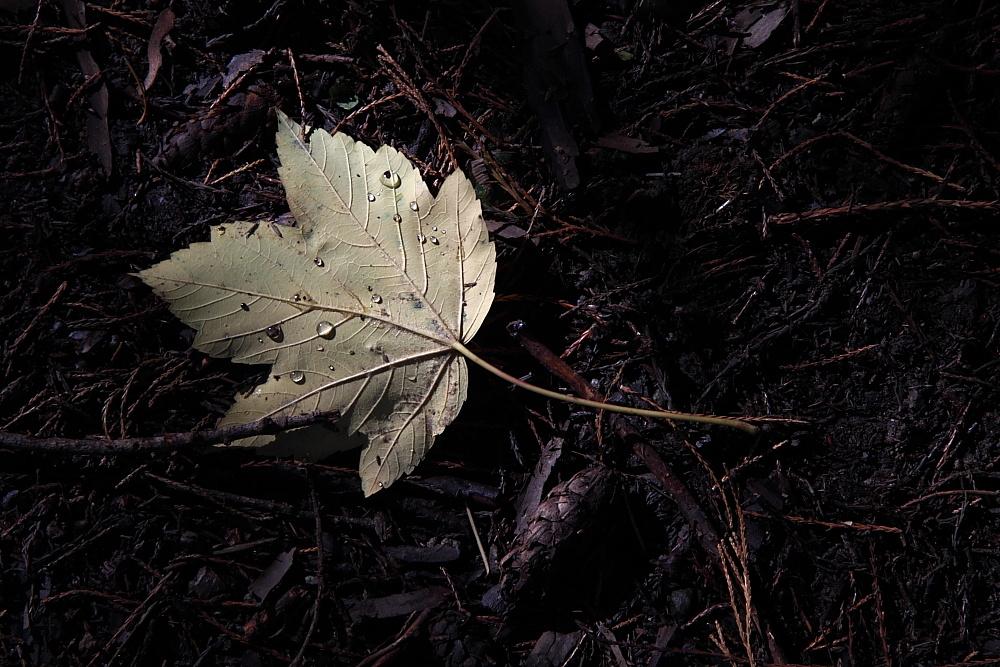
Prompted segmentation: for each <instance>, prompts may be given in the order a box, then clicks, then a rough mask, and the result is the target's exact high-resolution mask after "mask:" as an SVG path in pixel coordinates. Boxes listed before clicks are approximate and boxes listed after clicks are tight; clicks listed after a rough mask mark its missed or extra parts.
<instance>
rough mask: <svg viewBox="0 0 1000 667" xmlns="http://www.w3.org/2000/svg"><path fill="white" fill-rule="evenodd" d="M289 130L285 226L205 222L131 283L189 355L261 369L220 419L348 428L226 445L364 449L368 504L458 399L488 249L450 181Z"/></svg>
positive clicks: (350, 143) (302, 454)
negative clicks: (321, 422)
mask: <svg viewBox="0 0 1000 667" xmlns="http://www.w3.org/2000/svg"><path fill="white" fill-rule="evenodd" d="M301 136H302V133H301V128H300V127H299V125H298V124H296V123H294V122H292V121H291V120H289V119H288V117H287V116H285V115H284V114H280V113H279V117H278V155H279V156H280V158H281V167H280V168H279V174H280V176H281V179H282V182H283V184H284V186H285V191H286V194H287V198H288V205H289V207H290V208H291V212H292V215H294V216H295V219H296V221H297V222H298V227H294V228H289V227H285V228H283V229H282V230H281V234H280V235H279V234H277V233H275V231H274V230H273V229H271V228H270V226H266V225H264V226H259V225H256V224H253V223H249V222H238V223H234V224H231V225H221V226H217V227H214V228H213V229H212V236H211V240H210V241H209V242H207V243H196V244H194V245H192V246H191V247H190V248H187V249H185V250H180V251H178V252H176V253H174V254H173V255H172V256H171V258H170V259H168V260H166V261H165V262H161V263H160V264H158V265H156V266H154V267H152V268H150V269H147V270H145V271H143V272H141V273H140V274H139V276H140V277H141V278H142V279H143V280H144V281H145V282H146V283H147V284H148V285H150V286H151V287H152V288H153V289H154V290H155V291H156V292H157V294H159V295H160V296H161V297H163V298H164V299H165V300H166V301H168V302H169V303H170V308H171V310H172V312H173V313H174V314H175V315H177V316H178V317H180V318H181V319H182V320H184V321H185V322H186V323H187V324H189V325H190V326H192V327H193V328H194V329H196V330H197V335H196V337H195V340H194V346H195V347H196V348H198V349H199V350H202V351H204V352H206V353H208V354H210V355H212V356H216V357H229V358H232V359H233V360H234V361H237V362H240V363H247V364H270V365H271V372H270V374H269V378H268V380H267V382H265V383H264V384H262V385H260V386H259V387H257V388H256V389H255V390H254V391H253V392H252V393H251V394H250V395H249V396H241V397H239V398H237V400H236V404H235V405H233V407H232V408H231V409H230V411H229V413H228V414H227V415H226V417H225V418H224V419H223V420H222V424H223V425H228V424H241V423H245V422H249V421H254V420H256V419H260V418H262V417H265V416H279V415H291V414H303V413H307V412H312V411H315V410H327V409H337V410H340V411H341V420H340V422H339V425H343V426H344V427H345V432H342V433H333V432H331V431H329V430H327V429H325V428H324V427H318V428H314V427H307V428H304V429H299V430H297V431H291V432H288V433H284V434H281V435H280V436H277V437H274V436H262V437H259V438H253V439H246V440H241V441H238V442H236V443H233V444H235V445H239V446H253V447H262V448H263V450H262V451H263V452H265V453H275V454H290V455H294V456H297V457H299V458H307V459H318V458H322V457H324V456H326V455H328V454H330V453H332V452H334V451H339V450H342V449H346V448H349V447H352V446H358V445H362V444H363V445H364V451H363V452H362V454H361V466H360V467H361V470H360V472H361V479H362V488H363V490H364V492H365V495H370V494H372V493H374V492H375V491H378V490H380V489H382V488H385V487H387V486H389V485H390V484H392V483H393V482H394V481H395V480H396V479H398V478H399V477H400V476H402V475H404V474H406V473H409V472H410V471H412V470H413V468H414V467H415V466H416V465H417V463H419V462H420V461H421V460H422V459H423V458H424V456H425V455H426V453H427V451H428V449H429V448H430V446H431V444H432V443H433V441H434V437H435V436H436V435H438V434H440V433H441V432H442V431H443V430H444V428H445V427H446V426H447V425H448V424H450V423H451V422H452V421H453V420H454V419H455V417H456V416H457V414H458V411H459V408H461V406H462V403H463V402H464V401H465V395H466V387H467V374H468V371H467V367H466V362H465V359H464V358H463V357H461V356H459V355H458V354H457V353H456V352H455V350H454V349H453V347H452V344H453V343H466V342H468V341H469V340H470V339H471V338H472V336H473V335H474V334H475V333H476V331H477V330H478V329H479V326H480V325H481V324H482V322H483V320H484V319H485V317H486V313H487V312H488V311H489V308H490V305H491V304H492V301H493V283H494V277H495V272H496V253H495V250H494V247H493V244H492V243H491V242H490V240H489V236H488V234H487V231H486V226H485V224H484V223H483V217H482V208H481V206H480V203H479V201H478V200H477V199H476V196H475V192H474V190H473V187H472V184H471V183H470V182H469V180H468V179H467V178H466V177H465V176H464V174H462V173H461V172H455V173H453V174H452V175H451V176H449V177H448V178H447V179H445V181H444V183H443V184H442V186H441V189H440V191H439V192H438V195H437V197H433V196H432V195H431V194H430V192H429V191H428V189H427V186H426V185H425V184H424V182H423V180H422V179H421V178H420V174H419V172H418V171H417V169H416V168H415V167H414V166H413V165H412V164H411V163H410V162H409V160H407V159H406V157H405V156H404V155H402V154H401V153H399V152H398V151H396V150H395V149H393V148H391V147H389V146H383V147H382V148H380V149H379V150H378V151H377V152H376V151H373V150H372V149H371V148H369V147H368V146H366V145H364V144H362V143H360V142H356V141H354V140H352V139H350V138H349V137H347V136H346V135H344V134H336V135H333V136H331V135H329V134H327V133H326V132H324V131H322V130H318V131H316V132H315V133H314V134H313V136H312V139H311V141H308V142H303V141H302V140H301Z"/></svg>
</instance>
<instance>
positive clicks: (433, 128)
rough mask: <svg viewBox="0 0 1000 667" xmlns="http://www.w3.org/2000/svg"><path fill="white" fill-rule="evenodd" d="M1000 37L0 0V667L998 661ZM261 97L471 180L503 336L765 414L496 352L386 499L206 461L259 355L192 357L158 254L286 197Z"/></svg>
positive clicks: (874, 12)
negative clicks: (579, 402)
mask: <svg viewBox="0 0 1000 667" xmlns="http://www.w3.org/2000/svg"><path fill="white" fill-rule="evenodd" d="M997 25H1000V8H998V7H995V6H994V5H992V4H991V3H979V2H944V1H943V0H926V1H922V2H902V1H899V2H897V1H894V0H883V1H881V2H839V3H838V2H830V1H829V0H784V1H777V0H776V1H773V2H771V1H768V2H751V1H750V0H717V1H714V2H708V1H707V0H705V1H698V0H679V1H676V2H663V1H659V0H643V1H642V2H639V1H636V2H631V1H625V0H608V1H606V2H598V1H596V0H594V1H590V0H581V1H579V2H573V3H565V2H541V1H539V0H517V1H516V2H514V3H513V4H490V3H481V2H466V3H458V2H435V3H393V2H384V1H377V0H357V1H354V2H334V1H332V0H309V1H308V2H289V1H288V0H267V1H265V2H256V1H249V2H221V3H196V2H189V1H185V0H175V1H174V2H166V1H164V0H151V1H149V2H144V3H139V2H135V1H134V0H124V1H122V2H115V3H109V2H98V3H90V4H88V3H84V2H83V1H82V0H59V1H58V2H57V1H50V2H47V1H45V0H37V2H29V1H28V0H3V1H2V2H0V53H2V56H3V58H4V61H5V62H6V63H7V64H6V66H4V67H3V68H0V69H2V74H0V91H2V93H3V97H4V100H5V103H4V106H3V108H2V110H0V174H2V175H0V226H2V229H3V233H4V236H5V242H4V243H3V244H2V245H0V280H2V282H3V285H2V288H0V322H2V324H3V326H2V327H0V341H2V343H0V374H2V376H3V379H2V381H0V664H5V665H6V664H10V665H87V666H92V665H115V666H119V665H147V664H167V665H241V666H246V667H254V666H257V665H287V664H293V665H327V664H337V665H339V664H345V665H346V664H350V665H389V664H405V665H419V664H442V665H468V666H473V665H487V664H501V665H504V664H524V665H616V666H625V665H643V666H648V667H654V666H656V665H666V664H679V665H707V664H734V665H834V664H843V665H847V664H857V665H876V664H877V665H938V666H944V665H949V666H958V665H985V664H995V663H996V662H997V661H1000V598H998V594H997V588H996V582H997V580H998V579H1000V529H998V524H997V521H996V516H997V513H998V512H1000V504H998V497H997V496H998V494H1000V467H998V462H1000V450H998V448H997V444H996V437H995V433H996V432H997V431H998V427H1000V424H998V422H1000V417H998V414H997V411H996V409H995V406H996V405H997V402H998V398H1000V380H998V377H997V369H998V368H1000V363H998V355H997V346H998V333H1000V289H998V287H1000V285H998V280H997V275H998V273H1000V241H998V238H1000V237H998V235H997V229H996V225H997V223H996V220H997V215H998V213H1000V210H998V209H1000V205H998V200H1000V195H998V176H1000V162H998V159H1000V157H998V156H1000V131H998V127H997V123H996V117H997V114H996V109H998V108H1000V99H998V97H1000V66H998V64H997V63H998V59H1000V40H998V34H997ZM278 108H280V109H282V110H283V111H285V112H286V113H288V114H289V115H290V116H292V117H293V118H295V119H297V120H303V121H304V122H306V123H308V124H311V125H313V126H316V127H323V128H325V129H327V130H329V131H335V130H336V131H343V132H346V133H348V134H350V135H351V136H352V137H354V138H356V139H360V140H363V141H365V142H366V143H368V144H369V145H373V146H379V145H382V144H391V145H393V146H395V147H396V148H398V149H399V150H401V151H403V152H404V153H405V154H406V155H407V156H408V157H409V158H410V159H411V160H412V161H413V162H414V164H416V165H418V166H419V167H420V169H421V171H422V173H423V174H424V176H425V178H426V179H427V181H428V183H429V184H430V186H431V188H432V189H434V188H436V187H437V186H438V185H439V184H440V183H441V181H442V179H443V178H444V177H445V176H446V175H447V174H449V173H450V172H452V171H453V170H454V169H456V168H458V169H462V170H464V171H465V172H466V174H468V175H469V176H470V177H471V178H472V179H473V180H474V182H475V184H476V188H477V192H478V193H479V196H480V198H481V200H482V201H483V206H484V212H485V217H486V219H487V224H488V226H489V228H490V231H491V235H492V237H493V239H494V241H495V243H496V245H497V250H498V261H499V267H498V271H497V276H498V282H497V299H496V302H495V304H494V306H493V310H492V311H491V314H490V316H489V318H488V319H487V321H486V323H485V324H484V325H483V328H482V330H481V332H480V333H479V335H477V337H476V340H475V341H474V346H473V347H474V349H475V351H476V353H477V354H479V355H480V356H482V357H484V358H486V359H488V360H489V361H491V362H492V363H495V364H496V365H497V366H499V367H501V368H503V369H504V370H505V371H507V372H508V373H511V374H513V375H515V376H517V377H523V378H526V379H528V380H529V381H530V382H532V383H534V384H537V385H539V386H543V387H545V388H549V389H555V390H559V391H564V392H571V393H576V394H578V395H582V396H584V397H587V396H592V397H594V398H597V399H599V400H606V401H611V402H615V403H622V404H628V405H633V406H635V407H641V408H649V407H653V406H661V407H663V408H667V409H671V410H680V411H685V412H698V413H706V414H717V415H726V416H734V417H742V418H746V419H748V420H750V421H751V422H752V423H754V424H755V425H757V426H758V427H760V433H759V434H758V435H757V436H750V435H748V434H746V433H743V432H740V431H736V430H732V429H725V428H721V427H713V426H702V425H691V424H681V423H676V424H675V423H669V422H662V423H654V422H652V421H647V420H642V419H638V418H633V417H624V416H615V415H611V414H608V413H603V414H597V413H595V412H594V411H592V410H589V409H585V408H579V407H574V406H570V405H565V404H561V403H559V402H555V401H549V400H547V399H545V398H542V397H539V396H535V395H531V394H528V393H526V392H523V391H521V390H519V389H514V388H511V387H508V386H506V385H505V384H504V383H502V382H501V381H500V380H499V379H497V378H494V377H492V376H488V375H487V374H485V373H482V372H479V371H478V370H477V369H473V370H472V371H470V388H469V398H468V400H467V402H466V405H465V407H464V408H463V410H462V412H461V414H460V416H459V418H458V419H457V420H456V421H455V423H454V424H452V425H451V426H450V427H449V428H448V430H447V431H446V432H445V433H444V434H443V435H442V436H441V437H440V438H439V439H438V441H437V443H436V444H435V446H434V448H433V449H432V450H431V454H430V456H429V457H428V459H427V460H426V461H425V462H423V463H422V464H421V465H420V466H419V467H418V468H417V469H416V471H415V472H414V473H413V474H411V475H409V476H408V477H406V478H404V479H402V480H400V481H399V482H397V483H396V484H394V485H393V486H392V487H391V488H390V489H387V490H385V491H383V492H380V493H377V494H375V495H374V496H372V497H370V498H364V497H363V494H362V493H361V487H360V482H359V479H358V474H357V465H358V454H357V452H346V453H343V454H338V455H337V456H335V457H331V458H329V459H326V460H323V461H320V462H314V463H307V462H302V461H296V460H290V459H276V458H273V457H270V458H268V457H263V456H257V455H255V454H254V453H253V452H249V451H230V450H226V451H224V452H215V451H205V450H204V445H205V444H206V443H208V442H215V441H218V440H211V438H212V437H215V438H217V439H231V438H232V437H235V436H234V435H233V433H230V432H222V433H219V432H218V430H217V429H216V425H217V422H218V420H219V419H220V417H221V416H222V415H224V414H225V412H226V410H227V409H228V407H229V405H230V404H231V402H232V401H233V398H234V396H236V395H237V394H238V393H240V392H246V391H249V390H251V389H252V388H253V387H254V386H255V385H256V384H258V383H259V382H260V381H261V380H262V379H263V377H265V373H266V369H262V368H259V367H248V366H240V365H236V364H233V363H231V362H229V361H227V360H222V359H213V358H210V357H207V356H205V355H204V354H202V353H200V352H197V351H195V350H193V349H192V347H191V341H192V338H193V333H192V332H191V331H190V330H189V329H187V328H186V327H185V326H184V325H183V324H181V323H180V322H178V321H177V320H176V319H175V318H174V317H173V316H172V315H170V313H169V312H168V311H167V310H166V306H165V305H164V304H163V303H162V302H160V301H159V300H158V299H157V298H156V297H155V296H154V295H153V294H152V293H151V291H150V290H149V289H148V288H147V287H146V286H145V285H143V284H142V282H141V281H139V280H138V279H137V278H136V277H135V276H134V274H135V273H136V272H137V271H140V270H142V269H144V268H147V267H149V266H151V265H152V264H154V263H155V262H157V261H160V260H162V259H164V258H166V257H167V256H168V255H169V254H170V253H171V252H172V251H174V250H178V249H180V248H183V247H185V246H186V245H188V244H190V243H192V242H196V241H203V240H206V239H207V238H208V232H209V228H210V227H211V226H212V225H217V224H220V223H225V222H232V221H235V220H253V221H259V222H260V224H262V225H268V224H271V225H276V224H289V221H288V219H287V216H285V214H286V213H287V206H286V204H285V200H284V192H283V190H282V188H281V184H280V181H279V180H278V178H277V162H276V156H275V150H274V139H273V137H274V131H275V120H274V117H275V114H274V110H275V109H278ZM334 418H335V415H308V416H306V417H304V419H307V420H315V419H334ZM296 423H297V422H296ZM296 423H292V424H280V423H279V424H275V423H266V424H265V423H261V424H252V425H249V426H248V428H250V429H262V430H268V429H270V430H271V431H273V430H274V429H280V428H286V427H289V426H294V425H295V424H296Z"/></svg>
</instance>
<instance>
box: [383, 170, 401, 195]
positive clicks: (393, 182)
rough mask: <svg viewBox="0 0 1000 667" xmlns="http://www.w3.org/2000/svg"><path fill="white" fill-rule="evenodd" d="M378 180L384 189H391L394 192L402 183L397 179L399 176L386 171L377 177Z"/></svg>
mask: <svg viewBox="0 0 1000 667" xmlns="http://www.w3.org/2000/svg"><path fill="white" fill-rule="evenodd" d="M378 180H379V181H380V182H381V183H382V185H384V186H385V187H387V188H392V189H394V190H395V189H396V188H398V187H399V185H400V183H402V182H403V180H402V179H401V178H400V177H399V174H396V173H393V172H391V171H388V170H386V171H385V172H383V173H382V175H381V176H380V177H379V179H378Z"/></svg>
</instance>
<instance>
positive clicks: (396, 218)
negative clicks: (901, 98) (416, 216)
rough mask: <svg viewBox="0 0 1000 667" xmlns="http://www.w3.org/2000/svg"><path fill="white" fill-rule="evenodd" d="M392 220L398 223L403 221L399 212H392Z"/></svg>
mask: <svg viewBox="0 0 1000 667" xmlns="http://www.w3.org/2000/svg"><path fill="white" fill-rule="evenodd" d="M392 221H393V222H395V223H396V224H397V225H398V224H399V223H401V222H402V221H403V216H401V215H400V214H399V213H393V214H392Z"/></svg>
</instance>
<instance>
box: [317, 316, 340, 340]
mask: <svg viewBox="0 0 1000 667" xmlns="http://www.w3.org/2000/svg"><path fill="white" fill-rule="evenodd" d="M336 334H337V329H336V327H334V326H333V322H327V321H326V320H322V321H321V322H319V323H318V324H317V325H316V335H317V336H320V337H322V338H333V337H334V336H335V335H336Z"/></svg>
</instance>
